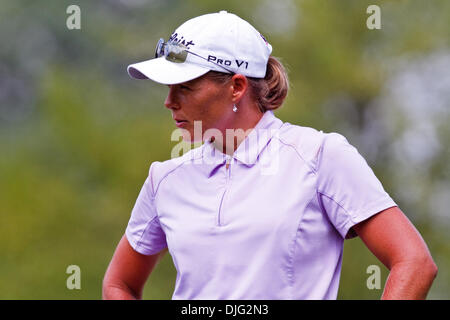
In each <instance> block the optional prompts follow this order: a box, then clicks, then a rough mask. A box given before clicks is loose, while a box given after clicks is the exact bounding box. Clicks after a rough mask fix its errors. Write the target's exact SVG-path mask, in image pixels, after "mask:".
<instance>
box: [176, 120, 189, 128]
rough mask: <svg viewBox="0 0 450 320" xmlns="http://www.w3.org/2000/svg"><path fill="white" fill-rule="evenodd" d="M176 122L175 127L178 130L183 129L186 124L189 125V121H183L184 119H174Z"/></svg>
mask: <svg viewBox="0 0 450 320" xmlns="http://www.w3.org/2000/svg"><path fill="white" fill-rule="evenodd" d="M174 120H175V125H176V126H177V127H178V128H181V127H183V126H184V125H186V123H188V121H187V120H182V119H174Z"/></svg>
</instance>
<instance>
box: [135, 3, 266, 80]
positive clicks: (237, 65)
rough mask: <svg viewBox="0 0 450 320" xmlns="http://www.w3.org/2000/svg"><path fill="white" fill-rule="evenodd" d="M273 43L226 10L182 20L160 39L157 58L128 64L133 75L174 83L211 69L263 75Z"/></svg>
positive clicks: (258, 76)
mask: <svg viewBox="0 0 450 320" xmlns="http://www.w3.org/2000/svg"><path fill="white" fill-rule="evenodd" d="M271 52H272V46H271V45H270V44H269V43H268V42H267V40H266V39H265V38H264V36H263V35H262V34H261V33H259V32H258V31H257V30H256V29H255V28H254V27H253V26H252V25H251V24H249V23H248V22H247V21H245V20H243V19H241V18H240V17H238V16H237V15H235V14H232V13H228V12H226V11H220V12H219V13H210V14H205V15H202V16H199V17H196V18H193V19H190V20H188V21H186V22H185V23H183V24H182V25H181V26H180V27H178V29H176V30H175V32H174V33H173V34H172V35H171V36H170V38H169V40H168V41H167V42H164V40H162V39H161V40H160V42H159V43H158V47H157V54H156V55H155V56H159V57H157V58H154V59H151V60H146V61H142V62H138V63H134V64H131V65H129V66H128V68H127V71H128V74H129V75H130V76H131V77H133V78H136V79H151V80H153V81H156V82H158V83H162V84H176V83H182V82H186V81H189V80H192V79H195V78H198V77H200V76H202V75H204V74H205V73H207V72H208V71H210V70H214V71H219V72H225V73H239V74H242V75H245V76H248V77H253V78H264V77H265V75H266V67H267V61H268V60H269V56H270V54H271Z"/></svg>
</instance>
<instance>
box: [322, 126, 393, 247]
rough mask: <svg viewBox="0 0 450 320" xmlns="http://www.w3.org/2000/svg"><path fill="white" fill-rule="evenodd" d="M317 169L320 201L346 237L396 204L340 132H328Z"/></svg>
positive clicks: (351, 235)
mask: <svg viewBox="0 0 450 320" xmlns="http://www.w3.org/2000/svg"><path fill="white" fill-rule="evenodd" d="M316 169H317V176H318V181H317V192H318V196H319V202H320V204H321V206H322V209H323V210H324V211H325V212H326V214H327V215H328V218H329V219H330V221H331V223H332V224H333V225H334V226H335V228H336V229H337V230H338V232H339V233H340V235H341V236H342V237H343V238H346V239H349V238H353V237H355V236H357V235H356V233H355V232H354V231H353V230H351V227H353V226H354V225H356V224H358V223H359V222H361V221H364V220H366V219H367V218H369V217H371V216H373V215H375V214H377V213H379V212H380V211H383V210H385V209H387V208H390V207H393V206H397V204H396V203H395V202H394V201H393V200H392V198H391V197H390V196H389V194H388V193H387V192H386V191H385V190H384V188H383V186H382V184H381V182H380V181H379V180H378V178H377V177H376V176H375V174H374V172H373V170H372V169H371V168H370V167H369V165H368V164H367V162H366V160H365V159H364V158H363V157H362V156H361V155H360V154H359V152H358V150H357V149H356V148H355V147H354V146H352V145H351V144H349V143H348V141H347V139H346V138H345V137H344V136H342V135H341V134H339V133H335V132H333V133H327V134H325V138H324V140H323V142H322V144H321V147H320V150H319V152H318V159H317V168H316ZM349 230H350V232H349Z"/></svg>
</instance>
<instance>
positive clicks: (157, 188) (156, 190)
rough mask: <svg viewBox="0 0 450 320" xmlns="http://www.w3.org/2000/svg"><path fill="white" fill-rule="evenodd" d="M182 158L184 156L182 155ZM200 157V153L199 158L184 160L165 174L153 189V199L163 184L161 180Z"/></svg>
mask: <svg viewBox="0 0 450 320" xmlns="http://www.w3.org/2000/svg"><path fill="white" fill-rule="evenodd" d="M201 148H203V145H202V147H201ZM191 151H193V150H191ZM198 152H200V150H199V151H198ZM183 156H184V155H183ZM183 156H181V157H183ZM202 157H203V153H201V156H200V157H191V158H189V159H186V160H184V161H183V162H181V163H180V164H178V165H177V166H176V167H175V168H173V169H172V170H170V171H169V172H167V173H166V174H165V175H164V176H163V177H162V178H161V180H160V181H159V182H158V184H157V186H156V188H155V192H154V196H153V197H154V198H156V194H157V193H158V190H159V186H160V184H161V182H163V180H164V179H165V178H166V177H167V176H168V175H169V174H171V173H172V172H174V171H175V170H177V169H178V168H179V167H181V166H182V165H184V164H185V163H186V162H188V161H192V160H197V159H198V158H202ZM170 160H172V159H170ZM170 160H167V161H170Z"/></svg>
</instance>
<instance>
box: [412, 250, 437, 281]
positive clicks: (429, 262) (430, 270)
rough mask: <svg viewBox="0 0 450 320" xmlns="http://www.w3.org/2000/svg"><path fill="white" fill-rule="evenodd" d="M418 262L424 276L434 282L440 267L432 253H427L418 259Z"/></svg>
mask: <svg viewBox="0 0 450 320" xmlns="http://www.w3.org/2000/svg"><path fill="white" fill-rule="evenodd" d="M416 264H417V266H418V268H419V269H420V273H421V274H422V275H423V277H424V278H426V279H428V280H429V281H430V282H433V281H434V279H435V278H436V276H437V274H438V267H437V265H436V263H435V262H434V260H433V258H432V257H431V256H430V255H427V256H426V257H422V258H419V259H417V262H416Z"/></svg>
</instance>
